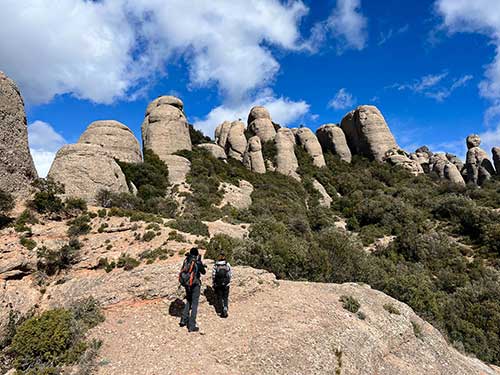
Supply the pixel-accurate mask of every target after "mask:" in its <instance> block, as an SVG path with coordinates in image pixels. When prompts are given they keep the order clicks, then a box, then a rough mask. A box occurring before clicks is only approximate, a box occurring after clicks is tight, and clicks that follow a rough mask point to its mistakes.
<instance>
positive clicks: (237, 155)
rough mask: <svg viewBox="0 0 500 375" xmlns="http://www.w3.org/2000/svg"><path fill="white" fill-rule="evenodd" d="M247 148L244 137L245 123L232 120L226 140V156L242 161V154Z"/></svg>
mask: <svg viewBox="0 0 500 375" xmlns="http://www.w3.org/2000/svg"><path fill="white" fill-rule="evenodd" d="M246 149H247V139H246V137H245V125H244V124H243V123H242V122H241V121H233V122H232V123H231V127H230V128H229V132H228V134H227V141H226V147H225V150H226V153H227V156H228V157H230V158H233V159H236V160H239V161H243V154H244V153H245V150H246Z"/></svg>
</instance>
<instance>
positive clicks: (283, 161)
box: [275, 128, 300, 180]
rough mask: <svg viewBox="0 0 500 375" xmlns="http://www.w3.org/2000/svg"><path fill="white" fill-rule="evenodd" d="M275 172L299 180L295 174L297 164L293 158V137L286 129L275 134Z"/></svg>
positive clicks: (294, 157)
mask: <svg viewBox="0 0 500 375" xmlns="http://www.w3.org/2000/svg"><path fill="white" fill-rule="evenodd" d="M275 143H276V160H275V163H276V172H278V173H281V174H284V175H286V176H291V177H293V178H295V179H297V180H299V179H300V177H299V175H298V174H297V169H298V168H299V163H298V162H297V157H296V156H295V136H294V135H293V133H292V131H291V130H290V129H288V128H281V129H279V130H278V132H277V133H276V138H275Z"/></svg>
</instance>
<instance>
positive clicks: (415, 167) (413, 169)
mask: <svg viewBox="0 0 500 375" xmlns="http://www.w3.org/2000/svg"><path fill="white" fill-rule="evenodd" d="M384 161H386V162H388V163H389V164H391V165H395V166H399V167H401V168H404V169H406V170H407V171H409V172H410V173H411V174H413V175H415V176H417V175H419V174H422V173H424V169H423V168H422V166H421V165H420V163H419V162H418V161H416V160H413V159H411V158H410V155H409V154H408V153H407V152H405V151H403V150H401V149H393V150H389V151H387V152H386V153H385V158H384Z"/></svg>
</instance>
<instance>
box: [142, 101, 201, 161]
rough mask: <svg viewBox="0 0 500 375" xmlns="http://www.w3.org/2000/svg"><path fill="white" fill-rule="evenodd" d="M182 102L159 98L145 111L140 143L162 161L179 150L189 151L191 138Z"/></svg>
mask: <svg viewBox="0 0 500 375" xmlns="http://www.w3.org/2000/svg"><path fill="white" fill-rule="evenodd" d="M182 108H183V105H182V101H181V100H180V99H178V98H175V97H173V96H162V97H159V98H157V99H155V100H153V102H151V104H149V106H148V108H147V110H146V118H145V119H144V122H143V123H142V142H143V146H144V148H145V149H149V150H152V151H153V152H154V153H155V154H156V155H158V156H159V157H160V158H161V159H162V160H164V161H165V156H167V155H172V154H174V153H175V152H177V151H180V150H191V149H192V145H191V138H190V136H189V126H188V123H187V120H186V116H185V115H184V112H183V111H182Z"/></svg>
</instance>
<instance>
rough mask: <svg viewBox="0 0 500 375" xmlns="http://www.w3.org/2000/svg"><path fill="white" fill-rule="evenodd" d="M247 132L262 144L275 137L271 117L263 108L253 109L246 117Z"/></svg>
mask: <svg viewBox="0 0 500 375" xmlns="http://www.w3.org/2000/svg"><path fill="white" fill-rule="evenodd" d="M248 130H249V131H250V132H251V133H252V134H253V135H256V136H257V137H259V138H260V140H261V141H262V142H267V141H272V140H273V139H274V137H275V136H276V130H275V129H274V125H273V122H272V121H271V115H270V114H269V112H268V110H267V109H265V108H264V107H260V106H257V107H253V108H252V109H251V110H250V114H249V115H248Z"/></svg>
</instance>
